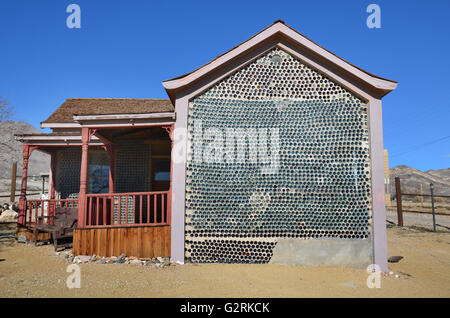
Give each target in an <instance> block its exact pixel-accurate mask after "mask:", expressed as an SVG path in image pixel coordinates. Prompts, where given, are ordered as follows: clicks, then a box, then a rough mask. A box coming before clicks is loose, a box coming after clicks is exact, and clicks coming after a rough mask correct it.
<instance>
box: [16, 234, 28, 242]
mask: <svg viewBox="0 0 450 318" xmlns="http://www.w3.org/2000/svg"><path fill="white" fill-rule="evenodd" d="M17 242H19V243H28V241H27V238H26V237H25V235H23V234H20V236H19V238H18V239H17Z"/></svg>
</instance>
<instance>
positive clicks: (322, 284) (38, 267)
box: [0, 227, 450, 297]
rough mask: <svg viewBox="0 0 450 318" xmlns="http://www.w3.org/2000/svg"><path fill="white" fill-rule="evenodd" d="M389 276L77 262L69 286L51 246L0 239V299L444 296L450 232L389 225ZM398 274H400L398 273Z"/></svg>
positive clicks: (449, 281) (448, 283)
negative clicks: (373, 280) (375, 282)
mask: <svg viewBox="0 0 450 318" xmlns="http://www.w3.org/2000/svg"><path fill="white" fill-rule="evenodd" d="M388 244H389V255H390V256H392V255H401V256H404V259H402V260H401V261H400V262H399V263H390V264H389V267H390V271H392V272H394V274H393V275H388V276H386V277H382V279H381V288H379V289H370V288H368V287H367V285H366V280H367V277H368V274H367V272H366V271H365V270H361V269H349V268H326V267H296V266H282V265H240V264H239V265H238V264H236V265H230V264H208V265H192V264H190V265H176V266H169V267H165V268H157V267H153V266H134V265H130V264H96V263H86V264H81V265H80V267H81V288H79V289H76V288H74V289H69V288H68V287H67V286H66V279H67V277H68V276H69V275H70V273H67V272H66V268H67V265H68V263H67V262H66V260H65V259H64V257H62V256H58V255H56V254H55V253H54V251H53V249H52V247H50V246H40V247H34V246H32V245H21V244H18V243H10V244H6V243H2V244H1V245H0V259H2V260H1V261H0V297H450V274H449V270H450V232H449V231H446V232H443V231H441V232H438V233H432V232H429V231H427V230H425V229H420V228H398V227H394V228H388ZM396 275H398V277H396Z"/></svg>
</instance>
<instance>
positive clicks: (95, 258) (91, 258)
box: [89, 254, 97, 262]
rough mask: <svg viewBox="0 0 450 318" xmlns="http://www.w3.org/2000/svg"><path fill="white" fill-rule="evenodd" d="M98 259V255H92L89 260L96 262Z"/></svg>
mask: <svg viewBox="0 0 450 318" xmlns="http://www.w3.org/2000/svg"><path fill="white" fill-rule="evenodd" d="M96 260H97V255H95V254H94V255H92V256H91V257H90V258H89V262H95V261H96Z"/></svg>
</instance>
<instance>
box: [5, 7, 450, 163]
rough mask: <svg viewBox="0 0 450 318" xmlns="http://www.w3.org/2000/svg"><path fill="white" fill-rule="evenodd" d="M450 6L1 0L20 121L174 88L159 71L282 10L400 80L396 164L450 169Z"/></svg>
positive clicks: (389, 121)
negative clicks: (81, 102)
mask: <svg viewBox="0 0 450 318" xmlns="http://www.w3.org/2000/svg"><path fill="white" fill-rule="evenodd" d="M71 3H76V4H78V5H79V6H80V7H81V29H69V28H67V26H66V18H67V16H68V15H69V14H68V13H66V7H67V6H68V5H69V4H71ZM371 3H376V4H378V5H379V6H380V8H381V29H369V28H367V26H366V18H367V16H368V15H369V13H366V8H367V6H368V5H369V4H371ZM449 14H450V1H448V0H442V1H439V0H433V1H400V0H398V1H379V0H372V1H363V0H361V1H358V0H346V1H345V0H343V1H334V0H330V1H321V0H316V1H312V0H311V1H301V0H295V1H287V0H286V1H273V0H271V1H263V0H259V1H244V0H240V1H234V0H228V1H220V2H219V1H213V0H209V1H195V0H191V1H133V0H129V1H116V0H110V1H100V0H89V1H87V0H71V1H64V0H43V1H23V0H2V1H1V2H0V39H1V48H0V95H3V96H4V97H7V98H8V99H9V100H10V102H11V104H12V105H13V106H14V107H15V110H16V115H15V117H14V120H20V121H25V122H28V123H31V124H32V125H34V126H35V127H39V122H40V121H43V120H45V119H46V118H47V117H48V116H49V115H50V114H51V113H52V112H53V111H54V110H55V109H56V108H57V107H58V106H59V105H60V104H62V103H63V102H64V100H65V99H66V98H75V97H87V98H94V97H111V98H166V97H167V95H166V93H165V91H164V89H163V87H162V85H161V81H163V80H166V79H169V78H172V77H175V76H178V75H181V74H184V73H187V72H190V71H192V70H193V69H195V68H197V67H199V66H201V65H202V64H204V63H207V62H208V61H209V60H211V59H212V58H214V57H216V56H217V55H219V54H222V53H223V52H225V51H227V50H229V49H230V48H232V47H234V46H235V45H236V44H239V43H240V42H242V41H245V40H246V39H248V38H249V37H251V36H252V35H253V34H255V33H257V32H259V31H260V30H261V29H263V28H265V27H266V26H267V25H269V24H271V23H272V22H273V21H275V20H277V19H282V20H284V21H285V22H286V23H287V24H289V25H290V26H292V27H293V28H295V29H297V30H298V31H299V32H301V33H303V34H305V35H306V36H308V37H309V38H311V39H312V40H313V41H315V42H316V43H318V44H320V45H321V46H323V47H325V48H327V49H328V50H330V51H332V52H333V53H335V54H336V55H338V56H340V57H342V58H344V59H346V60H348V61H350V62H351V63H353V64H355V65H357V66H359V67H361V68H363V69H365V70H367V71H369V72H371V73H374V74H376V75H379V76H382V77H386V78H389V79H393V80H396V81H398V82H399V86H398V88H397V89H396V90H395V91H394V92H392V93H390V94H389V95H387V96H386V97H385V98H384V100H383V126H384V143H385V148H387V149H388V150H389V152H390V166H391V167H394V166H396V165H399V164H406V165H409V166H412V167H415V168H417V169H420V170H428V169H441V168H449V167H450V164H449V163H450V137H447V136H450V129H449V127H450V123H449V122H450V95H449V91H450V87H449V84H450V83H449V82H450V81H449V79H448V74H449V71H450V60H449V52H450V36H449V31H450V19H449ZM446 137H447V138H446ZM445 138H446V139H445Z"/></svg>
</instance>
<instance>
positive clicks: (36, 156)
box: [0, 121, 50, 182]
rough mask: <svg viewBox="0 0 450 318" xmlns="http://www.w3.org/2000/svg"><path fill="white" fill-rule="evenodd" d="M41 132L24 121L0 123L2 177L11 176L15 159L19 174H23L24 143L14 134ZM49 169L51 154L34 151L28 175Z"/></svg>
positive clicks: (0, 177) (0, 172)
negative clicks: (16, 138)
mask: <svg viewBox="0 0 450 318" xmlns="http://www.w3.org/2000/svg"><path fill="white" fill-rule="evenodd" d="M39 132H40V131H39V130H37V129H36V128H34V127H33V126H31V125H30V124H27V123H24V122H16V121H6V122H3V123H0V179H7V178H11V166H12V163H13V162H14V161H17V175H18V176H21V175H22V143H20V142H19V141H16V140H15V138H14V135H15V134H33V133H39ZM49 170H50V156H49V155H47V154H44V153H42V152H40V151H33V152H32V154H31V157H30V160H29V163H28V175H38V174H39V173H41V172H42V173H43V172H48V171H49ZM18 182H19V179H18Z"/></svg>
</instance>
